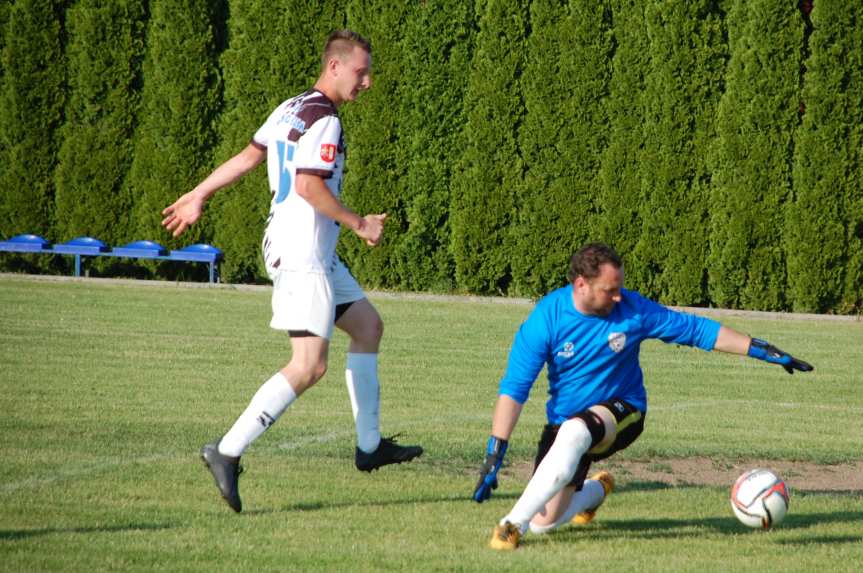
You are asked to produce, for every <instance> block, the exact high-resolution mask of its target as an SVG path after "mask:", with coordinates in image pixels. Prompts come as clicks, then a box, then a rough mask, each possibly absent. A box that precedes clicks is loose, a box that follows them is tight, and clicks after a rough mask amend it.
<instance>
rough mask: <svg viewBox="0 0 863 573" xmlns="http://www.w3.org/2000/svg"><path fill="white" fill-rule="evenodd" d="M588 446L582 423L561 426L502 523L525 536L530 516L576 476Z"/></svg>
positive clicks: (587, 435)
mask: <svg viewBox="0 0 863 573" xmlns="http://www.w3.org/2000/svg"><path fill="white" fill-rule="evenodd" d="M590 444H591V437H590V432H589V431H588V429H587V426H586V425H585V424H584V422H582V421H581V420H579V419H578V418H574V419H571V420H567V421H566V422H564V423H563V424H561V425H560V430H558V432H557V437H556V438H555V440H554V443H553V444H552V445H551V449H549V450H548V454H546V456H545V457H544V458H543V460H542V462H540V464H539V467H538V468H536V472H535V473H534V474H533V477H532V478H530V482H528V484H527V487H526V488H525V490H524V493H522V494H521V497H520V498H518V501H517V502H516V504H515V506H514V507H513V508H512V510H511V511H510V512H509V515H507V516H506V517H504V518H503V519H502V520H501V523H503V522H505V521H509V522H510V523H513V524H515V525H517V526H518V527H519V528H520V529H521V532H522V533H525V532H526V531H527V529H528V524H529V523H530V520H531V519H532V518H533V516H534V515H536V514H537V513H538V512H539V511H540V510H541V509H542V508H544V507H545V504H546V503H548V501H549V500H550V499H551V498H553V497H554V496H555V494H557V492H559V491H560V490H562V489H563V488H564V487H566V485H567V484H568V483H569V481H570V480H571V479H572V476H574V475H575V470H576V469H578V462H579V461H580V460H581V456H583V455H584V453H585V452H587V450H589V449H590Z"/></svg>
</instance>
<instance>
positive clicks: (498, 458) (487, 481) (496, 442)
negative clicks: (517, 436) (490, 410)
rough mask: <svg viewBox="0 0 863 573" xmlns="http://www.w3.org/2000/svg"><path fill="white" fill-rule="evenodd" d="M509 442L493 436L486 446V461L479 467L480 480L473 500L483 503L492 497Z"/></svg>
mask: <svg viewBox="0 0 863 573" xmlns="http://www.w3.org/2000/svg"><path fill="white" fill-rule="evenodd" d="M508 445H509V442H507V441H506V440H500V439H498V438H495V437H494V436H491V437H490V438H489V439H488V445H486V447H485V462H483V464H482V467H481V468H480V469H479V481H478V482H477V483H476V487H475V488H474V490H473V500H474V501H475V502H477V503H482V502H484V501H485V500H487V499H488V498H490V497H491V490H493V489H497V471H498V470H499V469H500V466H501V464H503V456H504V455H506V448H507V446H508Z"/></svg>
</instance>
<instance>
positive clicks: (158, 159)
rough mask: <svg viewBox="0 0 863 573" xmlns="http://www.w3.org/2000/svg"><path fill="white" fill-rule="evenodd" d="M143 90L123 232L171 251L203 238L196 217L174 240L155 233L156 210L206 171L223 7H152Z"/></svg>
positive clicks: (163, 2)
mask: <svg viewBox="0 0 863 573" xmlns="http://www.w3.org/2000/svg"><path fill="white" fill-rule="evenodd" d="M150 7H151V15H150V19H149V25H148V30H147V53H146V58H145V60H144V89H143V94H142V103H141V116H140V122H139V127H138V129H137V131H136V133H135V149H134V156H133V157H134V159H133V161H132V166H131V171H130V173H129V177H128V178H127V180H126V188H127V192H128V194H129V196H130V197H131V199H132V202H133V210H132V213H133V217H132V222H131V225H130V229H129V231H130V233H131V234H132V237H133V238H136V239H149V240H155V241H158V242H159V243H161V244H163V245H166V246H170V247H175V248H176V247H179V246H182V245H188V244H192V243H196V242H201V241H202V240H208V239H209V233H207V232H206V229H207V228H208V227H209V224H210V218H208V217H203V218H202V219H201V220H200V221H199V222H198V223H197V224H195V225H193V226H192V227H191V228H190V229H189V230H188V231H187V232H186V234H185V235H184V236H183V237H181V238H179V239H176V240H175V239H172V238H171V236H170V234H169V233H167V232H166V231H165V230H164V229H163V228H162V226H161V221H162V215H161V211H162V209H164V208H165V207H167V206H168V205H170V204H171V203H173V202H174V201H175V200H176V198H177V197H178V196H179V195H182V194H183V193H185V192H186V191H189V190H191V189H192V188H193V187H194V186H195V185H196V184H197V183H198V181H200V180H201V179H203V177H204V176H206V174H207V172H208V171H209V169H210V165H211V164H212V157H211V155H212V150H213V148H214V146H215V144H216V134H215V129H214V121H215V118H216V115H217V113H218V111H219V110H220V109H221V107H220V104H221V99H220V97H221V85H220V75H219V70H218V67H217V64H218V53H219V51H220V48H222V46H220V45H219V44H220V42H224V31H223V30H220V29H219V26H220V25H221V23H223V22H224V21H225V18H224V12H225V10H226V8H227V7H226V5H225V0H152V1H151V4H150Z"/></svg>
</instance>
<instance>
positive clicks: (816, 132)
mask: <svg viewBox="0 0 863 573" xmlns="http://www.w3.org/2000/svg"><path fill="white" fill-rule="evenodd" d="M811 17H812V24H813V27H814V29H813V32H812V36H811V37H810V39H809V50H810V53H811V56H810V57H809V58H808V59H807V60H806V72H805V76H804V78H803V95H802V101H803V105H804V110H805V113H804V115H803V125H802V127H801V128H800V132H799V135H798V137H797V145H796V146H795V149H794V151H795V153H794V158H795V161H794V200H793V202H792V203H791V204H790V207H789V210H788V219H787V223H786V229H787V256H788V283H789V287H790V288H789V295H790V297H791V299H792V302H793V308H794V310H795V311H802V312H824V311H828V310H831V309H835V310H836V311H838V312H848V311H850V310H852V309H853V308H854V307H855V306H858V307H859V306H860V305H861V302H863V4H860V3H857V2H842V1H840V0H818V2H817V3H815V5H814V7H813V11H812V14H811ZM813 238H817V240H813Z"/></svg>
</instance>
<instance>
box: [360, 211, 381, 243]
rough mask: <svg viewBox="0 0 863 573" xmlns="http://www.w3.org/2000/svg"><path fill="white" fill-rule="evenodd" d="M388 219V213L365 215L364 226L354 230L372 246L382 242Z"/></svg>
mask: <svg viewBox="0 0 863 573" xmlns="http://www.w3.org/2000/svg"><path fill="white" fill-rule="evenodd" d="M386 220H387V214H386V213H383V214H380V215H366V216H365V217H363V224H362V226H361V227H360V228H359V229H357V230H356V231H354V232H355V233H356V234H357V236H358V237H359V238H361V239H363V240H365V242H366V244H367V245H368V246H370V247H374V246H376V245H377V244H378V243H380V242H381V237H383V234H384V222H385V221H386Z"/></svg>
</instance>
